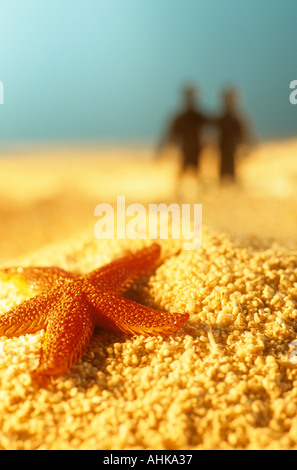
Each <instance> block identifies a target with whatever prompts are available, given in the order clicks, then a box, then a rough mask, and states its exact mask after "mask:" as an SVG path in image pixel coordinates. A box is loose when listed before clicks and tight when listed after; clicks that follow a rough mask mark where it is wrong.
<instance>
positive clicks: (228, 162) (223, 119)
mask: <svg viewBox="0 0 297 470" xmlns="http://www.w3.org/2000/svg"><path fill="white" fill-rule="evenodd" d="M222 99H223V112H222V114H221V116H219V118H218V119H217V120H216V126H217V129H218V132H219V136H218V144H219V152H220V178H221V181H224V180H228V181H230V182H235V181H236V156H237V152H238V149H239V147H240V146H241V145H243V144H247V125H246V122H245V121H244V119H243V118H242V117H241V116H240V115H239V113H238V107H237V102H238V95H237V93H236V91H235V89H234V88H228V89H227V90H225V91H224V92H223V94H222Z"/></svg>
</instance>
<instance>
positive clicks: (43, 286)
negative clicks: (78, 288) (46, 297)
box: [0, 266, 76, 293]
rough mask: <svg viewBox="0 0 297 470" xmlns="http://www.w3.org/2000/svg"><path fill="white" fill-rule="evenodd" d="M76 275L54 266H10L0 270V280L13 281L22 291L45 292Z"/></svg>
mask: <svg viewBox="0 0 297 470" xmlns="http://www.w3.org/2000/svg"><path fill="white" fill-rule="evenodd" d="M75 277H76V275H75V274H72V273H70V272H67V271H65V270H64V269H61V268H57V267H55V266H44V267H40V266H28V267H11V268H3V269H1V270H0V281H11V282H13V283H14V284H15V285H16V286H17V287H18V288H19V289H20V290H21V291H22V292H25V293H27V292H28V291H33V292H36V293H39V292H46V291H49V290H51V289H53V288H54V287H56V286H58V285H61V284H62V283H63V282H65V281H66V280H71V279H75Z"/></svg>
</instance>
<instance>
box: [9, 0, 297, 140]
mask: <svg viewBox="0 0 297 470" xmlns="http://www.w3.org/2000/svg"><path fill="white" fill-rule="evenodd" d="M296 18H297V3H296V0H285V1H283V2H282V1H280V0H224V1H222V0H50V1H48V0H0V81H1V82H2V84H3V89H4V103H3V104H0V143H2V144H3V143H6V142H12V143H15V142H24V141H28V142H34V141H38V142H40V141H47V142H48V141H67V142H69V141H84V142H85V141H105V142H115V141H137V142H139V141H155V140H157V139H158V138H159V136H160V134H161V133H162V129H163V127H164V126H165V123H166V122H167V120H168V119H169V117H170V116H171V115H172V114H173V113H175V112H176V111H177V110H178V109H179V106H180V104H181V89H182V87H183V86H184V85H185V84H187V83H193V84H195V85H197V86H198V88H199V98H200V105H201V107H203V109H204V110H205V111H207V112H210V113H217V112H219V110H220V104H221V103H220V93H221V90H222V88H223V87H225V86H227V85H231V84H232V85H236V86H237V87H238V89H239V90H240V96H241V98H242V103H241V107H242V110H243V112H244V113H245V114H246V115H248V116H249V118H250V119H251V120H252V122H253V125H254V127H255V129H257V132H258V134H259V135H260V136H261V137H263V138H283V137H285V138H286V137H292V136H297V105H296V106H294V105H292V104H291V103H290V101H289V95H290V89H289V85H290V82H291V81H292V80H297V67H296V61H297V56H296V44H297V20H296Z"/></svg>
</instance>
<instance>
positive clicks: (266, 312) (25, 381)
mask: <svg viewBox="0 0 297 470" xmlns="http://www.w3.org/2000/svg"><path fill="white" fill-rule="evenodd" d="M259 161H260V163H261V160H259V159H258V160H257V165H258V166H259V165H260V163H259ZM9 165H12V164H11V163H9V164H7V168H6V176H5V178H6V181H7V179H8V176H10V177H12V176H11V175H12V174H14V173H13V171H12V169H11V167H10V166H9ZM74 166H75V165H74ZM74 166H72V172H73V174H75V175H76V177H77V179H75V178H74V180H73V179H72V186H71V184H70V183H69V181H68V180H67V178H66V176H65V177H64V176H63V173H61V172H60V173H59V181H60V182H59V183H57V178H58V176H56V178H54V174H53V175H52V177H51V176H50V172H49V171H48V169H47V170H46V172H43V171H41V174H42V175H43V176H44V178H45V173H46V175H47V176H46V178H47V186H46V183H45V180H44V184H43V187H44V195H45V194H46V193H47V196H46V197H47V199H46V200H45V199H43V200H41V199H40V198H39V199H38V198H37V197H36V194H40V189H38V190H37V189H36V194H35V192H34V187H33V189H32V191H31V193H30V191H28V194H27V196H26V193H24V195H23V196H22V195H21V189H19V195H18V193H17V191H14V192H13V191H11V193H10V192H9V191H8V189H7V191H5V190H4V189H3V188H4V186H2V193H3V197H4V196H5V197H6V199H5V200H6V202H7V201H8V202H9V204H8V202H7V206H5V207H4V205H2V212H3V213H4V209H5V210H6V217H7V225H6V228H5V227H4V235H5V236H4V235H3V234H2V237H3V239H4V238H5V240H6V241H5V243H6V244H7V246H9V247H10V251H9V253H10V257H9V256H8V253H7V252H6V254H5V252H4V250H3V257H2V265H11V264H15V263H18V264H23V265H28V264H34V265H57V266H60V267H62V268H64V269H69V270H75V271H79V272H82V273H85V272H88V271H90V270H92V269H94V268H96V267H98V266H101V265H103V264H105V263H107V262H109V261H110V260H112V259H115V258H117V257H119V256H121V255H122V254H124V253H126V252H127V251H129V250H131V251H135V250H137V249H138V248H140V247H142V246H143V245H144V244H149V241H141V240H135V241H131V240H122V241H120V240H103V241H99V240H96V239H95V237H94V235H93V234H92V232H91V231H90V230H91V229H92V230H93V228H94V216H93V211H94V207H95V205H96V204H98V203H99V202H102V195H104V187H103V188H102V187H101V190H102V194H101V193H100V194H101V200H100V199H98V192H97V193H96V191H95V190H94V189H92V188H91V186H92V185H91V182H90V179H89V180H88V182H89V183H90V185H88V184H87V176H85V177H84V178H82V180H79V178H78V174H77V172H75V171H74V170H73V168H74ZM260 166H261V165H260ZM16 168H17V166H16ZM149 168H150V165H149V164H147V169H149ZM29 174H30V171H29V170H28V175H29ZM65 174H66V172H65ZM248 174H249V173H248V171H246V173H245V175H248ZM56 175H58V173H57V172H56ZM290 175H291V176H292V172H290ZM46 178H45V179H46ZM104 179H106V175H103V176H102V180H104ZM66 180H67V181H68V186H67V185H66V186H65V181H66ZM40 181H41V180H40ZM54 181H55V183H56V185H57V187H56V186H54V184H53V182H54ZM61 181H62V183H61ZM79 181H80V187H79V188H78V193H77V194H80V195H82V194H84V197H78V195H77V194H76V195H74V194H73V193H71V191H70V189H71V187H72V189H73V187H74V186H75V184H76V183H77V184H78V182H79ZM82 181H83V183H84V184H85V187H84V190H83V189H82ZM118 181H120V172H119V179H118ZM252 182H253V181H252V179H251V180H249V179H248V177H247V180H246V181H245V184H244V186H243V188H241V189H236V190H234V189H230V188H229V189H226V190H224V191H219V190H218V189H217V188H212V190H211V191H209V192H207V191H205V192H203V191H202V192H200V195H201V194H202V196H201V198H202V199H201V200H202V203H203V204H204V203H205V204H204V206H203V207H204V221H206V223H204V226H203V243H202V246H201V248H200V249H199V250H197V251H185V250H184V249H183V243H182V240H180V241H170V240H167V241H161V245H162V253H163V263H162V264H161V266H160V267H159V268H158V269H157V270H156V272H155V273H154V274H153V275H151V276H150V277H149V278H146V279H143V280H142V281H141V282H139V283H138V284H137V285H136V287H135V289H133V290H131V291H130V292H129V294H128V295H129V297H130V298H131V299H134V300H137V301H139V302H141V303H143V304H146V305H150V306H154V307H156V308H159V309H164V310H167V311H171V312H174V311H181V312H182V311H187V312H189V313H190V320H189V322H188V323H187V324H186V325H185V326H184V327H183V328H182V329H181V330H179V331H178V332H177V333H175V334H174V335H172V336H170V337H168V338H166V339H162V338H161V337H150V338H145V337H143V336H127V335H115V334H111V333H108V332H106V331H103V330H99V329H98V330H96V332H95V335H94V337H93V338H92V340H91V342H90V344H89V347H88V350H87V352H86V353H85V354H84V356H83V357H82V359H81V360H80V361H79V362H78V363H77V364H76V365H75V366H74V367H73V368H72V369H71V370H70V371H69V372H68V373H66V374H64V375H63V376H61V377H59V378H53V379H51V380H50V381H49V382H48V383H46V384H43V385H40V384H39V383H37V382H36V381H34V380H32V379H31V376H30V370H31V369H33V368H34V367H35V366H36V365H37V363H38V359H39V351H40V346H41V342H42V338H43V334H44V332H43V331H41V332H40V333H38V334H35V335H25V336H22V337H20V338H11V339H7V338H5V337H2V338H1V351H0V352H1V354H0V362H1V363H0V383H1V390H0V420H1V427H0V429H1V430H0V448H2V449H237V448H238V449H242V448H247V449H291V448H295V449H296V448H297V417H296V414H297V413H296V412H297V387H296V386H297V365H296V364H295V363H294V362H295V360H294V358H295V354H294V350H295V349H294V348H296V346H294V344H293V345H292V344H291V343H292V341H295V340H296V336H297V331H296V330H297V327H296V325H297V323H296V317H297V293H296V287H297V256H296V255H297V250H296V242H295V239H294V224H293V221H292V217H291V216H290V214H293V215H295V214H296V201H295V199H294V197H293V196H292V194H291V193H290V195H288V194H286V195H285V196H283V197H280V196H279V195H276V194H274V195H272V194H271V193H272V192H273V191H272V189H271V188H270V189H271V191H270V194H268V193H267V192H266V193H265V194H266V195H264V196H265V197H264V196H263V194H262V195H261V194H259V193H261V191H259V192H257V191H256V189H255V185H254V186H253V191H252V192H251V191H249V188H250V186H251V185H252ZM24 184H25V183H24ZM26 184H28V187H29V186H30V185H29V183H28V181H26ZM40 184H41V183H40ZM93 184H94V186H95V181H94V182H93ZM106 184H107V183H106ZM109 184H110V181H109ZM8 186H9V183H8V182H7V187H8ZM268 186H269V185H268ZM62 187H64V192H63V191H62ZM45 189H46V191H45ZM262 189H263V188H262ZM118 190H119V187H117V188H116V189H114V194H116V191H118ZM162 190H164V185H163V187H162ZM79 191H80V192H79ZM234 191H235V192H234ZM275 191H278V189H276V190H275ZM146 192H147V194H148V198H149V197H150V196H151V195H152V194H153V193H152V191H151V186H149V185H148V186H147V188H146ZM12 193H13V195H14V199H13V196H12ZM86 193H88V197H86ZM57 194H59V195H60V196H62V199H63V197H64V199H63V203H61V197H59V198H58V197H57ZM120 194H123V193H120ZM283 194H284V193H283V192H282V195H283ZM154 196H156V197H157V193H156V189H155V193H154ZM44 197H45V196H44ZM108 197H110V199H112V194H110V195H109V196H108ZM160 197H161V196H160ZM195 197H197V195H196V196H195ZM26 198H27V199H26ZM106 198H107V196H106ZM190 199H191V197H190V196H189V197H188V200H190ZM2 200H3V199H2ZM143 200H145V198H143ZM168 200H169V198H168ZM201 200H199V201H198V202H201ZM12 201H14V202H13V203H12ZM73 201H77V206H75V205H73V204H72V203H73ZM103 201H104V199H103ZM138 201H139V200H138ZM222 201H223V203H224V204H222V205H220V206H219V205H218V204H219V202H222ZM71 202H72V203H71ZM104 202H106V199H105V201H104ZM13 204H14V205H13ZM9 207H14V208H15V212H12V213H11V212H10V211H9ZM20 208H22V209H23V213H22V211H21V210H20ZM45 208H47V209H49V208H50V210H44V209H45ZM69 208H72V214H70V215H69V213H68V209H69ZM268 208H270V210H271V211H272V212H269V213H267V210H268ZM76 209H77V211H76ZM90 209H91V210H90ZM215 209H216V213H215ZM88 210H90V213H88V215H87V216H86V211H88ZM24 213H25V214H26V215H27V224H28V225H29V228H30V220H32V221H33V225H32V226H33V227H36V230H37V232H34V233H31V234H30V230H29V228H26V224H25V223H23V225H22V227H23V229H24V230H23V232H22V235H23V244H22V243H21V241H22V237H21V236H20V232H18V236H17V235H16V230H17V227H19V225H18V223H19V221H20V219H18V217H24ZM272 213H273V214H272ZM22 214H23V215H22ZM63 214H64V218H63V217H62V216H63ZM244 214H245V215H244ZM265 214H266V217H265ZM275 215H276V218H275V220H274V224H273V223H272V222H273V219H272V217H274V216H275ZM38 217H40V222H39V223H38V220H39V218H38ZM21 220H22V221H23V222H24V220H23V219H21ZM59 220H61V224H60V225H59ZM280 220H281V221H283V224H280ZM294 220H296V219H294ZM13 221H14V223H13ZM70 221H72V222H73V224H72V225H71V223H70ZM14 224H15V225H14ZM69 224H70V227H69ZM83 224H85V225H84V226H83ZM50 225H52V227H54V228H53V229H50V231H49V232H47V230H48V229H49V227H50ZM281 225H282V227H281ZM209 226H213V227H214V228H208V227H209ZM7 227H9V230H10V232H8V228H7ZM228 227H229V230H228ZM13 228H15V230H13ZM83 228H84V230H85V232H86V233H85V234H81V233H80V230H81V231H82V229H83ZM281 229H282V230H281ZM42 230H43V231H44V232H43V231H42ZM51 230H52V231H51ZM9 234H11V235H12V238H11V239H9V236H8V235H9ZM71 234H73V235H74V236H73V238H71V239H69V236H70V235H71ZM30 235H31V239H30ZM38 241H39V242H38ZM49 242H51V243H49ZM48 243H49V244H48ZM33 247H35V248H33ZM178 250H180V251H178ZM16 256H18V259H16ZM13 257H14V258H15V259H13ZM24 298H25V296H24V294H23V293H22V292H21V291H19V290H18V288H17V287H16V286H14V285H13V284H12V283H9V282H1V284H0V309H1V312H4V311H6V310H8V309H9V308H11V307H13V306H14V305H15V304H17V303H19V302H21V301H22V300H24Z"/></svg>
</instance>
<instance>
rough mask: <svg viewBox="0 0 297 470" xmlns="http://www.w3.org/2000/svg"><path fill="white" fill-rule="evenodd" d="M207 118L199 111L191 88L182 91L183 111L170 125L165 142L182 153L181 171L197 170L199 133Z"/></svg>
mask: <svg viewBox="0 0 297 470" xmlns="http://www.w3.org/2000/svg"><path fill="white" fill-rule="evenodd" d="M207 123H208V118H207V117H206V116H205V115H204V114H203V113H202V112H200V111H199V109H198V106H197V103H196V93H195V89H194V88H193V87H188V88H186V89H185V90H184V109H183V110H182V111H181V113H179V114H178V115H177V116H175V117H174V118H173V120H172V122H171V124H170V128H169V134H168V137H167V142H168V143H170V144H172V143H173V144H176V145H178V146H179V148H180V149H181V152H182V157H183V162H182V169H183V171H184V170H185V169H186V168H187V167H189V166H190V167H193V168H197V167H198V165H199V157H200V154H201V150H202V148H203V145H202V139H201V133H202V130H203V128H204V126H205V124H207Z"/></svg>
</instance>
